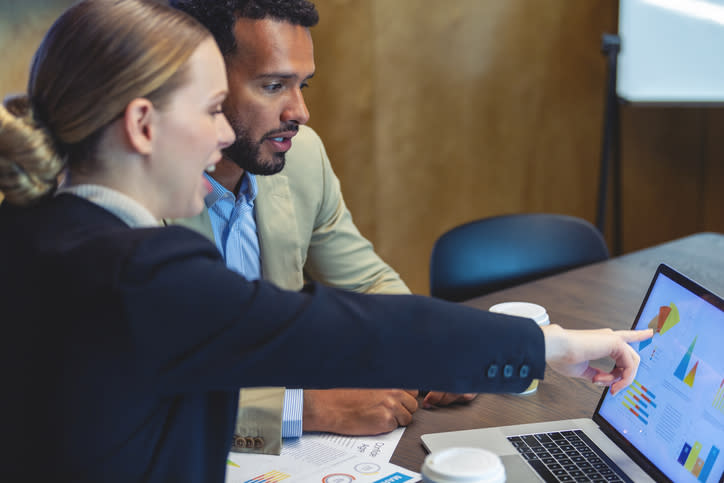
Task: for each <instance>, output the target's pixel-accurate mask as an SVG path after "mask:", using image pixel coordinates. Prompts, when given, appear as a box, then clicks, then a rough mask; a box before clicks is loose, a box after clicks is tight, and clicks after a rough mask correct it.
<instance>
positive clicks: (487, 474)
mask: <svg viewBox="0 0 724 483" xmlns="http://www.w3.org/2000/svg"><path fill="white" fill-rule="evenodd" d="M421 473H422V481H423V482H425V483H503V482H504V481H505V467H504V466H503V462H502V460H501V459H500V456H498V455H496V454H495V453H493V452H490V451H488V450H485V449H482V448H447V449H444V450H440V451H435V452H433V453H430V454H429V455H427V457H426V458H425V461H424V462H423V464H422V471H421Z"/></svg>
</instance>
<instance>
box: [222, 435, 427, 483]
mask: <svg viewBox="0 0 724 483" xmlns="http://www.w3.org/2000/svg"><path fill="white" fill-rule="evenodd" d="M404 431H405V428H398V429H396V430H395V431H392V432H390V433H387V434H383V435H379V436H364V437H359V436H340V435H336V434H327V433H305V434H304V435H303V436H302V437H301V438H298V439H285V440H284V446H283V447H282V453H281V454H280V455H279V456H275V455H258V454H246V453H229V458H228V462H227V465H226V483H277V482H281V481H284V482H285V483H291V482H300V483H306V482H310V483H311V482H314V483H319V482H320V481H321V482H322V483H349V482H354V483H401V482H410V483H412V482H416V481H419V479H420V475H419V474H417V473H415V472H413V471H409V470H406V469H404V468H402V467H400V466H397V465H393V464H392V463H390V462H389V461H390V458H391V457H392V453H393V452H394V451H395V448H396V447H397V443H399V441H400V438H401V437H402V433H403V432H404Z"/></svg>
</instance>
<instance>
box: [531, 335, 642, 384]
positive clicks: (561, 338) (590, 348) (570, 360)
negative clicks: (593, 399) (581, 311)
mask: <svg viewBox="0 0 724 483" xmlns="http://www.w3.org/2000/svg"><path fill="white" fill-rule="evenodd" d="M653 334H654V333H653V331H652V330H651V329H647V330H617V331H613V330H611V329H600V330H566V329H564V328H562V327H561V326H559V325H555V324H554V325H549V326H546V327H543V335H544V337H545V350H546V362H547V363H548V365H550V366H551V367H552V368H553V369H555V370H556V371H557V372H560V373H561V374H563V375H566V376H571V377H581V378H583V379H588V380H589V381H592V382H594V383H596V384H599V385H602V386H611V394H616V393H617V392H618V391H620V390H621V389H623V388H625V387H626V386H628V385H629V384H631V382H632V381H633V378H634V376H636V370H637V369H638V367H639V360H640V358H639V355H638V352H636V351H635V350H634V349H633V347H631V346H630V345H628V343H629V342H638V341H642V340H645V339H649V338H651V337H652V336H653ZM606 357H608V358H611V359H613V360H614V362H615V363H616V367H615V368H614V369H612V370H611V371H609V372H606V371H603V370H601V369H598V368H595V367H592V366H590V365H589V361H592V360H596V359H603V358H606Z"/></svg>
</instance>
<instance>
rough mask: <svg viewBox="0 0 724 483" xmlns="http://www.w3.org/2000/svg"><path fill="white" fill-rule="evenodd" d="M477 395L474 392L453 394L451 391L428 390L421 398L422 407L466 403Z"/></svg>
mask: <svg viewBox="0 0 724 483" xmlns="http://www.w3.org/2000/svg"><path fill="white" fill-rule="evenodd" d="M476 397H478V395H477V394H475V393H468V394H453V393H451V392H437V391H430V392H429V393H427V395H426V396H425V398H424V399H423V400H422V407H423V408H426V409H427V408H431V407H435V406H447V405H449V404H453V403H466V402H470V401H472V400H473V399H475V398H476Z"/></svg>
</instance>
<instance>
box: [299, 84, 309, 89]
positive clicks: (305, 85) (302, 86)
mask: <svg viewBox="0 0 724 483" xmlns="http://www.w3.org/2000/svg"><path fill="white" fill-rule="evenodd" d="M307 87H309V82H302V84H301V85H300V86H299V88H300V89H306V88H307Z"/></svg>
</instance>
